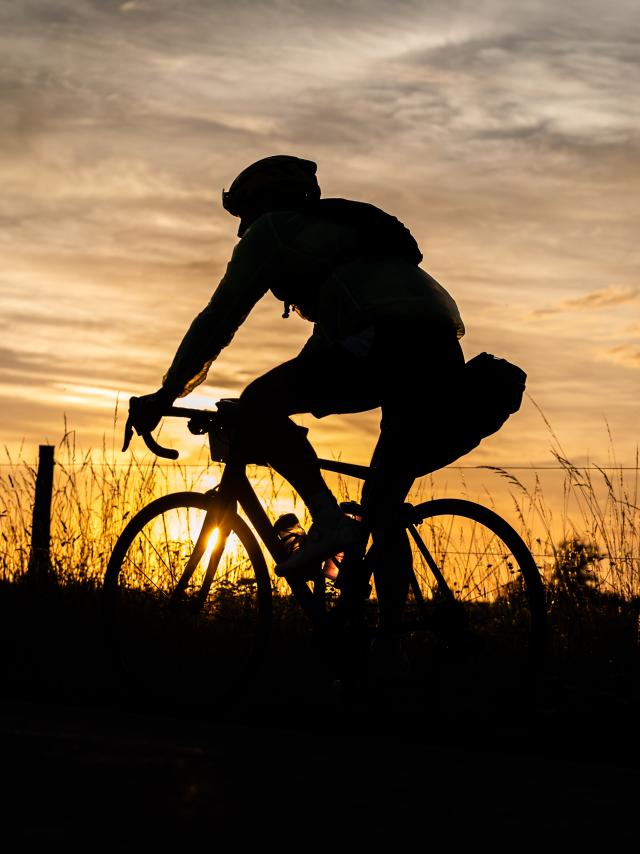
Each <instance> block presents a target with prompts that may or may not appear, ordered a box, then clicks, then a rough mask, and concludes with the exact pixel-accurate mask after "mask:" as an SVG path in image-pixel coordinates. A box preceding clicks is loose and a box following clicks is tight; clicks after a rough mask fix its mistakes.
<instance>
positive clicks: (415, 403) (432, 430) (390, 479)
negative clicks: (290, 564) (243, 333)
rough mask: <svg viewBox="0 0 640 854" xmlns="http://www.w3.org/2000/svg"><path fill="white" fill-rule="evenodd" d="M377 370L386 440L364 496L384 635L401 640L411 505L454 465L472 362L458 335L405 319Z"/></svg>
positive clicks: (388, 337) (381, 348)
mask: <svg viewBox="0 0 640 854" xmlns="http://www.w3.org/2000/svg"><path fill="white" fill-rule="evenodd" d="M372 363H373V364H374V365H377V366H378V369H377V375H378V377H379V382H380V385H381V392H382V395H383V402H382V423H381V427H382V430H381V436H380V439H379V441H378V444H377V446H376V450H375V452H374V455H373V458H372V461H371V467H372V468H371V474H370V476H369V478H368V479H367V483H366V484H365V489H364V490H363V506H364V514H365V521H366V522H367V523H368V525H369V527H370V529H371V535H372V539H373V546H372V548H371V549H370V552H369V555H368V568H371V569H372V570H373V575H374V578H375V582H376V591H377V594H378V602H379V607H380V631H381V632H382V633H384V634H387V635H394V634H397V633H399V631H400V624H401V617H402V611H403V607H404V603H405V600H406V597H407V593H408V589H409V580H410V571H411V562H412V552H411V545H410V542H409V538H408V535H407V533H406V526H405V522H404V512H403V505H404V502H405V501H406V497H407V495H408V493H409V490H410V489H411V486H412V483H413V481H414V479H415V477H416V476H417V475H422V474H425V473H427V472H428V471H433V470H435V469H436V468H439V467H440V465H443V464H445V461H447V462H448V461H449V460H448V458H447V457H446V455H445V453H444V451H443V447H444V445H445V444H446V441H447V432H448V430H450V425H448V418H447V414H448V412H449V411H450V410H451V408H452V401H455V399H456V396H457V393H458V391H459V388H460V381H461V372H462V370H463V368H464V356H463V354H462V350H461V348H460V344H459V343H458V341H457V338H456V337H455V333H454V332H453V330H449V329H444V330H437V329H429V328H424V323H423V322H421V321H419V320H417V321H409V320H408V319H406V318H404V319H400V320H399V322H398V323H396V324H394V323H393V322H390V323H388V324H386V325H385V326H384V327H383V328H381V329H380V330H379V331H378V330H377V335H376V339H375V344H374V351H373V353H372ZM430 456H432V462H433V464H432V465H431V464H430V462H431V461H430V460H429V459H428V458H429V457H430Z"/></svg>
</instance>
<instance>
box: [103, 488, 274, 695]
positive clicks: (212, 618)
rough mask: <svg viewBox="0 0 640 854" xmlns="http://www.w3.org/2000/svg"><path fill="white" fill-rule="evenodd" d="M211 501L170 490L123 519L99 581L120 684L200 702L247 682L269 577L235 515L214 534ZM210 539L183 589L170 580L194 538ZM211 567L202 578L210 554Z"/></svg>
mask: <svg viewBox="0 0 640 854" xmlns="http://www.w3.org/2000/svg"><path fill="white" fill-rule="evenodd" d="M214 512H215V498H212V497H211V496H209V495H204V494H202V493H196V492H178V493H174V494H171V495H166V496H163V497H161V498H158V499H156V500H155V501H152V502H151V503H150V504H148V505H147V506H146V507H144V508H143V509H142V510H140V511H139V512H138V513H137V514H136V515H135V516H134V517H133V518H132V519H131V520H130V521H129V523H128V524H127V526H126V527H125V528H124V530H123V531H122V533H121V534H120V536H119V538H118V540H117V541H116V544H115V546H114V548H113V551H112V554H111V558H110V560H109V564H108V566H107V570H106V573H105V578H104V589H103V605H104V616H105V624H106V629H107V637H108V642H109V645H110V650H111V652H112V656H113V661H114V663H115V665H116V667H117V672H118V675H119V677H120V679H121V684H123V685H124V686H126V687H127V688H129V689H130V690H132V691H134V692H135V693H136V694H139V695H144V696H145V697H147V698H157V699H160V698H161V699H162V700H163V701H171V700H176V701H178V702H187V701H188V700H189V699H193V700H196V701H198V702H199V701H201V700H202V699H204V698H205V697H208V696H215V695H216V694H220V693H225V692H227V691H228V690H230V689H232V688H236V687H238V686H239V685H241V684H243V683H246V681H247V680H248V679H249V678H250V677H251V676H252V675H254V674H255V673H256V672H257V670H258V669H259V667H260V664H261V663H262V661H263V658H264V656H265V654H266V651H267V647H268V641H269V634H270V626H271V582H270V578H269V572H268V569H267V565H266V562H265V559H264V556H263V554H262V551H261V549H260V546H259V544H258V542H257V540H256V538H255V536H254V534H253V533H252V532H251V530H250V528H249V527H248V525H247V524H246V522H244V521H243V520H242V519H241V518H240V517H239V516H238V515H237V514H236V515H234V516H233V517H232V519H231V522H230V531H229V535H228V536H227V537H226V538H225V539H224V543H221V542H220V541H219V530H218V529H217V528H215V517H214V516H213V517H212V516H209V518H208V524H209V526H210V528H209V530H211V527H213V530H214V531H218V535H217V540H216V534H215V533H213V534H212V535H211V538H209V534H208V533H206V532H205V533H203V532H204V530H205V529H204V524H205V520H207V513H214ZM201 534H202V542H203V543H204V540H205V539H209V542H208V543H207V545H206V548H205V550H204V553H203V554H202V556H201V559H200V560H199V561H198V562H197V565H196V566H195V568H194V570H193V574H192V575H191V577H190V578H189V579H188V583H187V584H186V587H185V588H184V590H183V591H180V592H178V593H177V590H178V591H179V586H178V581H179V577H180V574H181V572H182V569H183V567H184V565H185V561H186V560H187V559H188V557H189V556H190V555H191V554H192V553H193V551H194V548H195V546H196V544H197V543H199V542H200V536H201ZM212 555H215V562H216V572H215V574H214V576H213V578H212V579H210V583H207V582H208V579H207V578H206V567H207V564H208V561H209V558H210V557H211V556H212Z"/></svg>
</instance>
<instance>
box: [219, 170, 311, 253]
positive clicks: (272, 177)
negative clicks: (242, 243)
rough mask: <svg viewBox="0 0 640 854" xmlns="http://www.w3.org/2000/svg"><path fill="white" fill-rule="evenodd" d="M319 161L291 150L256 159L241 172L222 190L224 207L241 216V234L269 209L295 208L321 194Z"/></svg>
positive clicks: (239, 234) (239, 231) (239, 232)
mask: <svg viewBox="0 0 640 854" xmlns="http://www.w3.org/2000/svg"><path fill="white" fill-rule="evenodd" d="M316 169H317V165H316V164H315V163H314V162H313V161H312V160H302V159H301V158H299V157H293V156H290V155H288V154H276V155H274V156H272V157H264V158H263V159H262V160H257V161H256V162H255V163H252V164H251V166H247V168H246V169H243V170H242V172H241V173H240V174H239V175H238V177H237V178H236V179H235V181H234V182H233V183H232V184H231V186H230V187H229V189H228V190H223V191H222V207H223V208H224V209H225V210H227V211H229V213H230V214H233V216H239V217H240V227H239V229H238V236H239V237H242V235H243V234H244V232H245V231H246V230H247V228H248V227H249V225H251V223H252V222H253V221H254V220H255V219H256V218H257V217H258V216H260V215H261V214H263V213H266V212H267V211H270V210H286V209H287V208H293V209H294V210H295V209H296V208H298V207H300V206H302V205H304V204H305V203H307V202H312V201H316V200H317V199H319V198H320V187H319V186H318V181H317V180H316Z"/></svg>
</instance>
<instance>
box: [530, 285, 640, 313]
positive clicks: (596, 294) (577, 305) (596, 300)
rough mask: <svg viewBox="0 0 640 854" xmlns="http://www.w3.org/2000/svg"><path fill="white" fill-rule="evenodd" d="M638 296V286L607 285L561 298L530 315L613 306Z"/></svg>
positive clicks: (639, 292)
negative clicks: (585, 292)
mask: <svg viewBox="0 0 640 854" xmlns="http://www.w3.org/2000/svg"><path fill="white" fill-rule="evenodd" d="M639 296H640V288H633V287H626V286H620V285H609V286H608V287H606V288H602V289H601V290H599V291H591V292H590V293H588V294H584V296H581V297H575V298H574V299H568V300H563V301H562V302H561V303H558V305H556V306H546V307H543V308H538V309H535V310H534V311H532V312H531V315H530V316H531V317H545V316H548V315H552V314H560V313H561V312H567V311H572V310H573V309H578V310H592V309H601V308H610V307H613V306H619V305H625V304H627V303H631V302H635V301H636V300H637V299H638V297H639Z"/></svg>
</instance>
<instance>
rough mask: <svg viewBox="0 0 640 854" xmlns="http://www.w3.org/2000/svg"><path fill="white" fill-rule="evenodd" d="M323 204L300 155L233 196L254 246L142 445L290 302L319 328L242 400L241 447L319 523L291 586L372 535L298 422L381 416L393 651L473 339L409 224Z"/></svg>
mask: <svg viewBox="0 0 640 854" xmlns="http://www.w3.org/2000/svg"><path fill="white" fill-rule="evenodd" d="M320 195H321V194H320V187H319V185H318V182H317V180H316V164H315V163H313V162H312V161H309V160H303V159H300V158H297V157H292V156H288V155H276V156H273V157H266V158H264V159H262V160H259V161H257V162H256V163H253V164H252V165H251V166H249V167H248V168H246V169H245V170H244V171H242V172H241V173H240V174H239V175H238V177H237V178H236V179H235V180H234V181H233V183H232V184H231V187H230V189H229V190H228V191H223V194H222V203H223V206H224V208H225V209H226V210H227V211H229V212H230V213H231V214H233V215H234V216H237V217H240V226H239V229H238V236H239V237H240V241H239V242H238V243H237V244H236V247H235V249H234V251H233V254H232V257H231V260H230V261H229V264H228V266H227V269H226V272H225V275H224V277H223V279H222V281H221V282H220V284H219V285H218V287H217V288H216V290H215V292H214V294H213V296H212V298H211V301H210V302H209V304H208V305H207V306H206V307H205V308H204V310H203V311H202V312H201V313H200V314H199V315H198V316H197V317H196V318H195V320H194V321H193V323H192V324H191V326H190V328H189V330H188V331H187V333H186V335H185V337H184V339H183V341H182V343H181V344H180V346H179V348H178V351H177V353H176V355H175V357H174V360H173V362H172V364H171V366H170V368H169V370H168V372H167V374H166V375H165V377H164V380H163V383H162V386H161V388H160V389H159V390H158V391H156V392H154V393H153V394H150V395H146V396H144V397H142V398H140V406H139V411H138V416H137V420H136V425H135V426H136V429H137V430H138V432H140V433H142V432H147V431H150V430H152V429H154V428H155V427H156V426H157V424H158V422H159V420H160V417H161V415H162V413H163V411H164V410H165V409H166V408H167V407H168V406H170V405H171V404H172V403H173V401H174V400H175V399H176V398H177V397H183V396H185V395H187V394H188V393H189V392H191V391H192V390H193V389H194V388H195V387H196V386H197V385H198V384H199V383H201V382H202V381H203V380H204V379H205V377H206V375H207V371H208V369H209V367H210V365H211V363H212V362H213V361H214V360H215V359H216V357H217V356H218V355H219V353H220V351H221V349H222V348H223V347H225V346H227V345H228V344H229V342H230V341H231V339H232V337H233V335H234V334H235V332H236V331H237V330H238V328H239V327H240V325H241V324H242V322H243V321H244V320H245V318H246V317H247V315H248V314H249V312H250V311H251V309H252V308H253V307H254V305H255V304H256V303H257V302H258V300H259V299H260V298H261V297H262V296H264V294H265V293H266V292H267V291H269V290H270V291H271V292H272V293H273V294H274V295H275V296H276V297H277V298H278V299H280V300H282V302H283V303H284V305H285V310H284V314H283V317H287V316H288V314H289V309H290V308H293V309H294V310H295V311H296V312H297V313H298V314H300V315H301V316H302V317H304V318H305V319H307V320H309V321H311V322H313V324H314V328H313V333H312V335H311V337H310V338H309V340H308V341H307V343H306V344H305V346H304V347H303V348H302V350H301V352H300V353H299V354H298V355H297V356H295V358H293V359H291V360H289V361H287V362H285V363H284V364H282V365H279V366H278V367H276V368H274V369H273V370H270V371H268V372H267V373H266V374H264V375H263V376H261V377H258V378H257V379H255V380H254V381H253V382H251V383H250V384H249V385H248V386H247V387H246V388H245V389H244V391H243V392H242V394H241V396H240V399H239V403H238V419H239V425H240V428H241V430H240V432H241V435H242V436H243V437H245V438H243V442H246V446H247V447H251V449H252V450H253V451H254V452H259V453H262V454H264V455H265V457H266V459H268V460H269V463H270V464H271V465H272V466H273V468H274V469H275V470H276V471H277V472H279V473H280V474H281V475H282V476H283V477H284V478H285V479H286V480H287V481H289V483H291V485H292V486H293V487H294V488H295V489H296V491H297V492H298V493H299V495H300V496H301V498H302V500H303V501H304V502H305V504H306V505H307V507H308V509H309V512H310V514H311V518H312V523H313V524H312V527H311V530H310V531H309V534H308V536H307V537H306V539H305V541H304V543H303V545H302V547H301V548H300V549H299V550H298V551H297V552H295V553H294V554H293V555H292V556H291V557H290V558H289V559H288V560H287V561H286V562H285V563H284V564H281V565H280V567H279V571H280V574H282V573H283V572H286V574H287V575H292V574H294V575H295V574H296V573H303V572H304V570H305V567H308V565H309V563H310V562H312V561H317V560H320V559H323V558H326V557H329V556H331V555H333V554H336V553H337V552H340V551H343V550H344V549H345V548H346V547H349V546H350V545H352V544H354V543H356V542H357V541H358V540H360V539H361V538H362V526H361V525H359V524H358V523H357V522H354V521H353V520H352V519H350V518H348V517H347V516H345V515H344V513H343V512H342V511H341V510H340V508H339V506H338V503H337V501H336V498H335V497H334V495H333V494H332V492H331V490H330V489H329V487H328V486H327V484H326V483H325V481H324V479H323V477H322V475H321V472H320V468H319V465H318V460H317V456H316V453H315V451H314V450H313V447H312V446H311V444H310V443H309V441H308V439H307V438H306V436H305V434H304V432H303V431H301V430H299V429H298V428H297V426H296V425H295V423H294V422H293V421H292V420H291V418H290V416H291V415H295V414H301V413H311V414H313V415H314V416H315V417H317V418H322V417H324V416H326V415H330V414H338V413H353V412H363V411H366V410H371V409H375V408H378V407H380V408H381V410H382V420H381V425H380V427H381V429H380V437H379V440H378V443H377V445H376V448H375V451H374V454H373V458H372V473H371V475H370V477H369V479H368V481H367V482H366V484H365V487H364V490H363V499H362V506H363V524H364V526H365V530H366V531H368V532H369V531H370V532H371V535H372V538H373V547H372V549H371V550H370V552H369V556H368V560H371V561H372V562H373V564H372V567H373V573H374V578H375V583H376V590H377V594H378V600H379V604H380V624H379V629H378V631H379V633H380V636H381V637H388V638H393V637H395V636H396V635H397V633H398V632H399V626H400V617H401V613H402V608H403V604H404V600H405V598H406V594H407V587H408V571H406V570H407V568H408V567H410V566H411V549H410V545H409V541H408V539H407V535H406V533H405V529H404V526H403V525H402V524H400V523H399V519H400V514H401V511H402V507H403V504H404V501H405V498H406V496H407V494H408V492H409V490H410V488H411V486H412V484H413V481H414V479H415V478H416V477H417V476H419V475H422V474H426V473H427V472H429V471H434V470H435V469H437V468H440V467H441V466H443V465H446V464H448V463H449V462H451V461H452V460H453V459H455V458H456V457H457V456H458V455H459V453H458V452H456V451H455V450H452V449H451V448H450V447H449V448H447V441H446V440H447V438H449V437H448V436H447V434H446V429H443V426H442V425H443V424H445V425H446V417H445V416H446V414H447V412H448V411H449V410H450V409H451V408H452V406H453V405H454V400H455V393H456V390H457V389H458V388H459V387H460V381H461V374H462V371H463V368H464V357H463V354H462V350H461V347H460V344H459V340H458V339H459V338H461V337H462V335H463V334H464V326H463V323H462V320H461V319H460V314H459V312H458V309H457V307H456V304H455V302H454V301H453V299H452V298H451V296H450V295H449V294H448V293H447V292H446V291H445V289H444V288H443V287H442V286H441V285H440V284H438V282H436V281H435V279H433V278H432V277H431V276H430V275H429V274H428V273H426V272H425V271H424V270H422V269H421V268H420V267H419V266H418V265H419V264H420V262H421V261H422V254H421V252H420V250H419V248H418V245H417V243H416V241H415V240H414V238H413V236H412V235H411V233H410V232H409V231H408V229H407V228H405V226H404V225H403V224H402V223H401V222H399V221H398V220H397V219H396V218H395V217H392V216H390V215H389V214H387V213H385V212H384V211H382V210H380V209H379V208H377V207H374V206H373V205H369V204H365V203H361V202H355V201H350V200H347V199H321V198H320ZM436 425H439V426H436ZM425 447H427V448H428V449H429V459H426V458H425V453H424V448H425ZM403 569H404V571H403Z"/></svg>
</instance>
